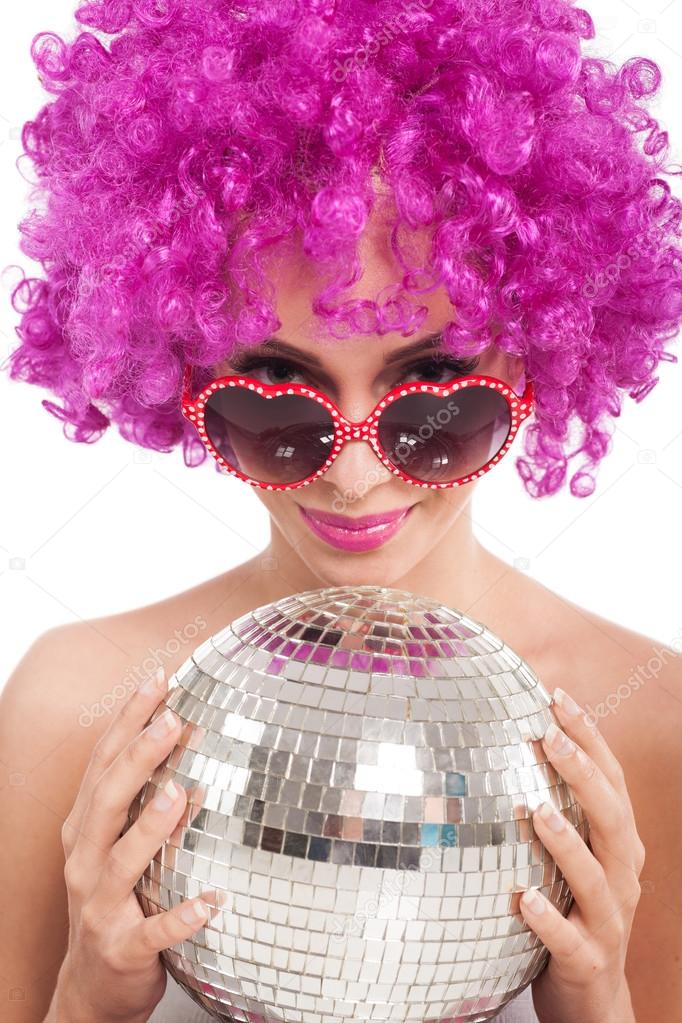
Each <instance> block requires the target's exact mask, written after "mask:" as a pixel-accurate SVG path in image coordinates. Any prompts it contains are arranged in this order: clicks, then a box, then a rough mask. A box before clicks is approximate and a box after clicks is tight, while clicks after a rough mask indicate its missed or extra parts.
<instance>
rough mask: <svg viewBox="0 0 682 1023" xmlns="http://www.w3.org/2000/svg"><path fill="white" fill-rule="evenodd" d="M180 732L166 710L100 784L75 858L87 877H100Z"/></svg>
mask: <svg viewBox="0 0 682 1023" xmlns="http://www.w3.org/2000/svg"><path fill="white" fill-rule="evenodd" d="M160 709H161V708H160ZM180 731H181V721H180V718H178V716H177V714H174V713H173V711H172V710H170V709H169V708H163V709H162V713H160V714H157V715H156V716H155V717H154V720H153V721H152V723H151V724H150V725H148V726H147V727H146V728H145V729H144V731H143V732H141V733H140V734H139V735H137V736H136V737H135V738H134V739H133V740H132V742H129V743H128V745H127V746H126V747H125V749H124V750H123V751H122V752H121V753H119V755H118V756H117V757H116V759H115V760H114V762H113V764H111V766H110V767H108V768H107V770H106V771H105V772H104V774H103V775H102V777H101V778H100V779H99V780H98V781H97V783H96V784H95V786H94V788H93V790H92V794H91V797H90V802H89V803H88V805H87V808H86V810H85V813H84V815H83V820H82V822H81V827H80V830H79V832H78V839H77V841H76V845H75V848H74V850H73V853H72V855H71V859H72V860H73V861H74V868H77V869H78V871H79V872H81V873H82V875H83V876H90V877H98V876H99V873H100V871H101V870H102V869H103V867H104V863H105V861H106V859H107V857H108V856H109V854H110V852H111V849H112V847H113V845H114V843H115V842H116V841H117V839H118V838H119V836H120V835H121V831H122V830H123V826H124V824H125V823H126V821H127V819H128V811H129V809H130V804H131V803H132V801H133V799H134V798H135V796H136V795H137V793H138V792H139V791H140V789H141V788H142V786H143V785H144V783H145V782H146V781H147V780H148V779H149V777H150V776H151V775H152V774H153V772H154V769H155V768H156V767H157V766H158V764H159V763H160V762H161V761H162V760H164V759H165V758H166V757H167V756H168V754H169V753H170V751H171V750H172V749H173V747H174V746H175V744H176V742H177V740H178V737H179V735H180Z"/></svg>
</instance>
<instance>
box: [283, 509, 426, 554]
mask: <svg viewBox="0 0 682 1023" xmlns="http://www.w3.org/2000/svg"><path fill="white" fill-rule="evenodd" d="M299 508H300V509H301V515H302V517H303V520H304V521H305V522H307V523H308V525H309V526H310V529H311V530H312V531H313V533H315V535H316V536H319V537H320V539H322V540H325V541H326V542H327V543H328V544H331V546H332V547H337V548H339V549H340V550H342V551H371V550H373V549H374V548H375V547H381V545H382V544H384V543H386V542H387V541H388V540H390V539H391V537H392V536H395V534H396V533H397V532H398V530H399V529H400V527H401V526H402V525H403V523H404V522H405V519H406V518H407V516H408V515H409V513H410V512H411V511H412V509H413V508H414V505H412V504H411V505H408V507H407V508H397V509H396V510H395V511H392V512H383V513H382V514H381V515H363V516H361V517H352V516H350V515H332V513H331V512H323V511H316V510H315V509H313V508H304V507H303V506H302V505H299Z"/></svg>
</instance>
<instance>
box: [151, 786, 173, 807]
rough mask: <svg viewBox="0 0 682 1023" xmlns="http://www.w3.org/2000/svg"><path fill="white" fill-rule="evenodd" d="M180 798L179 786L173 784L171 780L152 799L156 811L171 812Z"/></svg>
mask: <svg viewBox="0 0 682 1023" xmlns="http://www.w3.org/2000/svg"><path fill="white" fill-rule="evenodd" d="M177 798H178V789H177V786H176V785H174V784H173V782H172V781H171V779H170V778H169V779H168V781H167V782H166V784H165V785H164V787H163V788H162V789H159V791H158V792H157V793H156V795H155V796H154V798H153V799H152V806H153V807H154V809H155V810H170V808H171V806H172V805H173V803H174V802H175V800H176V799H177Z"/></svg>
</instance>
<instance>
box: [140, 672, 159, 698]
mask: <svg viewBox="0 0 682 1023" xmlns="http://www.w3.org/2000/svg"><path fill="white" fill-rule="evenodd" d="M163 679H164V672H163V668H162V667H159V668H157V669H156V671H155V672H154V674H153V675H150V676H149V678H148V679H147V680H146V681H145V682H143V683H142V684H141V685H140V686H139V690H140V692H141V693H143V694H144V695H145V696H155V695H156V694H157V693H158V692H159V690H160V689H161V685H162V683H163Z"/></svg>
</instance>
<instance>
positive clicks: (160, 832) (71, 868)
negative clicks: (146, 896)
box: [48, 669, 219, 1023]
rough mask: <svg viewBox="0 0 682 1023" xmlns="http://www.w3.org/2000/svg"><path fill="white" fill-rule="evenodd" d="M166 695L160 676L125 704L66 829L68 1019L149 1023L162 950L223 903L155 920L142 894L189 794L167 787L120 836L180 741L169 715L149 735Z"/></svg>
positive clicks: (64, 1013) (64, 994) (61, 1015)
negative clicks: (140, 886) (139, 888)
mask: <svg viewBox="0 0 682 1023" xmlns="http://www.w3.org/2000/svg"><path fill="white" fill-rule="evenodd" d="M165 693H166V682H165V679H164V677H163V672H162V670H161V669H160V670H159V672H158V673H157V675H156V676H155V678H153V679H150V680H149V681H148V682H147V683H145V684H144V685H143V686H142V687H141V688H139V689H138V690H136V691H135V692H134V693H133V694H132V696H131V697H130V698H129V699H128V700H127V701H126V702H125V704H124V705H123V706H122V708H121V710H120V711H119V712H118V714H117V715H116V717H115V718H114V719H113V721H112V722H111V724H110V726H109V728H108V729H107V730H106V732H104V733H103V735H102V736H101V738H100V739H99V741H98V742H97V745H96V746H95V747H94V749H93V752H92V755H91V757H90V762H89V764H88V767H87V769H86V772H85V775H84V777H83V781H82V783H81V786H80V791H79V792H78V795H77V797H76V801H75V803H74V806H73V809H72V810H71V813H70V814H69V816H68V818H67V819H66V821H65V822H64V826H63V828H62V843H63V845H64V852H65V854H66V864H65V867H64V878H65V881H66V888H67V892H68V903H69V944H68V949H67V953H66V956H65V958H64V962H63V964H62V968H61V970H60V973H59V979H58V982H57V988H56V992H55V999H56V1001H54V1000H53V1005H55V1004H56V1006H57V1018H58V1019H59V1020H60V1021H61V1020H62V1019H63V1020H68V1021H69V1023H71V1021H77V1023H81V1021H82V1023H90V1021H92V1023H95V1021H96V1023H113V1021H123V1020H125V1023H141V1021H144V1020H147V1019H148V1018H149V1016H150V1015H151V1013H152V1012H153V1010H154V1007H155V1005H156V1004H157V1003H158V1002H159V1001H160V999H161V997H162V996H163V992H164V990H165V987H166V970H165V967H164V965H163V963H162V961H161V959H160V958H159V952H160V951H161V950H162V949H165V948H168V947H169V946H171V945H175V944H177V942H179V941H183V940H185V939H186V938H189V937H190V936H191V935H193V934H194V933H195V932H196V931H197V930H198V929H199V928H200V927H202V926H203V925H204V924H205V923H206V920H207V919H208V917H209V915H210V911H211V910H215V908H216V906H217V905H218V904H219V893H217V892H215V891H209V892H208V893H202V895H203V900H202V899H192V900H188V901H186V902H183V903H182V904H181V905H179V906H176V907H174V908H173V909H170V910H168V911H167V912H161V913H158V914H156V915H154V916H150V917H148V918H146V917H145V916H144V914H143V912H142V909H141V907H140V905H139V903H138V901H137V898H136V896H135V893H134V891H133V889H134V886H135V883H136V882H137V881H138V879H139V878H140V877H141V875H142V874H143V873H144V871H145V869H146V868H147V866H148V864H149V863H150V861H151V860H152V859H153V858H154V856H155V854H156V853H157V851H158V850H159V848H160V847H161V845H162V844H163V842H164V841H165V840H166V839H167V837H168V835H169V834H170V833H171V832H172V831H173V829H174V828H175V827H176V825H177V824H178V820H179V818H180V816H181V814H182V812H183V810H184V808H185V806H186V801H187V793H186V791H185V789H184V788H182V787H181V786H172V785H168V786H166V788H165V789H162V790H160V791H159V792H157V794H156V796H155V797H154V799H153V800H152V801H151V802H150V803H149V805H148V806H146V807H145V809H144V810H143V812H142V814H141V815H140V817H139V818H138V820H136V821H135V823H134V824H133V825H132V826H131V827H130V828H129V829H128V830H127V831H126V833H125V834H124V835H121V832H122V830H123V828H124V826H125V825H126V823H127V816H128V809H129V807H130V804H131V803H132V801H133V799H134V797H135V796H136V795H137V793H138V792H139V791H140V789H141V788H142V786H143V785H144V783H145V781H146V780H147V779H148V778H149V777H150V775H152V774H153V772H154V769H155V768H156V767H157V766H158V765H159V763H160V762H161V761H163V760H164V759H165V757H166V756H167V755H168V754H169V752H170V751H171V750H172V748H173V747H174V746H175V744H176V742H177V740H178V737H179V733H180V724H181V722H180V719H179V718H178V717H177V715H176V714H173V713H172V711H170V710H166V711H165V713H164V714H163V715H160V716H158V717H157V718H156V720H155V721H154V722H152V724H151V725H149V726H148V727H147V728H144V730H143V731H140V730H141V729H142V728H143V726H144V725H145V723H146V722H147V721H148V720H149V718H150V716H151V714H152V713H153V711H154V710H155V708H156V707H157V706H158V704H159V703H160V701H161V700H162V699H163V697H164V695H165ZM206 902H209V903H213V905H206ZM49 1018H50V1017H49V1016H48V1019H49Z"/></svg>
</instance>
